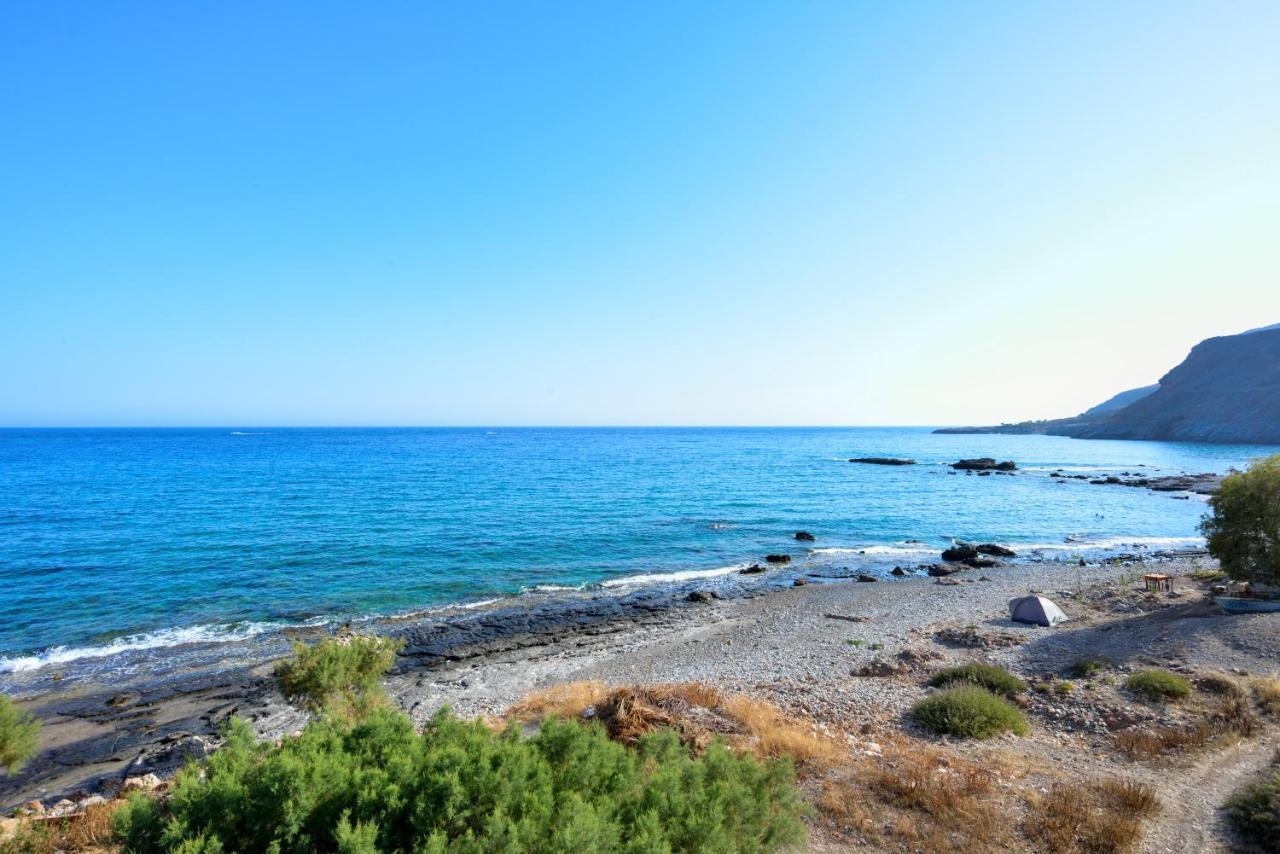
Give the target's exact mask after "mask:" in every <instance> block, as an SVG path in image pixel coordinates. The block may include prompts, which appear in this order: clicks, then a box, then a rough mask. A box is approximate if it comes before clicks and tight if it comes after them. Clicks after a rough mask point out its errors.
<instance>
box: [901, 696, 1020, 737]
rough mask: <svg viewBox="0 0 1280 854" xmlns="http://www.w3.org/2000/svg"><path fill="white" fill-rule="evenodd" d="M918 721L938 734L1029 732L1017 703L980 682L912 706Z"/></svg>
mask: <svg viewBox="0 0 1280 854" xmlns="http://www.w3.org/2000/svg"><path fill="white" fill-rule="evenodd" d="M911 717H912V718H913V719H914V720H915V722H916V723H918V724H920V725H921V726H922V727H924V728H925V729H927V730H929V731H930V732H932V733H934V734H936V735H955V736H960V737H962V738H990V737H991V736H993V735H998V734H1000V733H1002V732H1013V733H1016V734H1018V735H1026V733H1027V732H1029V729H1028V727H1027V720H1026V718H1025V717H1023V715H1022V712H1020V711H1019V710H1018V709H1017V707H1016V706H1014V705H1013V704H1012V703H1010V702H1009V701H1008V700H1006V699H1004V698H1003V697H998V696H996V695H995V694H993V693H991V692H990V691H988V690H987V689H985V688H981V687H978V686H977V685H961V686H959V687H956V688H948V689H947V690H945V691H942V692H940V693H937V694H934V695H933V696H932V697H926V698H925V699H923V700H921V701H920V702H918V703H916V704H915V705H914V706H912V707H911Z"/></svg>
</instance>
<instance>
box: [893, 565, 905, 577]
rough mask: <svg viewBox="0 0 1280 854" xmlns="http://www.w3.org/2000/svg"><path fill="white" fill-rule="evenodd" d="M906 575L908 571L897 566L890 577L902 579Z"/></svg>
mask: <svg viewBox="0 0 1280 854" xmlns="http://www.w3.org/2000/svg"><path fill="white" fill-rule="evenodd" d="M906 574H907V571H906V570H905V569H903V568H902V567H900V566H895V567H894V568H893V572H891V573H890V575H896V576H898V577H899V578H902V577H903V576H904V575H906Z"/></svg>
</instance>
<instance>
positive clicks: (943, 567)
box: [927, 563, 960, 578]
mask: <svg viewBox="0 0 1280 854" xmlns="http://www.w3.org/2000/svg"><path fill="white" fill-rule="evenodd" d="M927 571H928V573H929V574H930V575H932V576H933V577H934V578H938V577H940V576H943V575H951V574H952V573H954V572H959V571H960V570H959V569H957V568H956V567H954V566H950V565H948V564H945V563H935V564H930V565H929V567H928V569H927Z"/></svg>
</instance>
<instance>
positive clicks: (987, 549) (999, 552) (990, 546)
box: [974, 543, 1018, 557]
mask: <svg viewBox="0 0 1280 854" xmlns="http://www.w3.org/2000/svg"><path fill="white" fill-rule="evenodd" d="M974 548H975V550H976V551H977V552H978V554H980V555H991V556H992V557H1017V556H1018V553H1017V552H1015V551H1014V550H1013V549H1007V548H1005V547H1004V546H998V545H996V544H995V543H983V544H982V545H980V546H975V547H974Z"/></svg>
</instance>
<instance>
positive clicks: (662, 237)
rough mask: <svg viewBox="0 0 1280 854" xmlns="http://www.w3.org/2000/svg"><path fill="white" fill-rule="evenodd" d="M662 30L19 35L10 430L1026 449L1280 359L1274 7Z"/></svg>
mask: <svg viewBox="0 0 1280 854" xmlns="http://www.w3.org/2000/svg"><path fill="white" fill-rule="evenodd" d="M620 6H621V4H599V3H583V4H550V3H549V4H533V3H507V4H492V3H488V4H487V3H447V4H446V3H379V4H350V3H341V4H338V3H334V4H326V3H320V2H308V3H271V4H263V3H234V2H224V3H217V4H205V6H204V7H203V8H196V7H194V5H193V4H178V5H175V4H172V3H155V4H148V3H119V4H102V3H87V2H86V3H72V2H41V3H36V2H31V3H11V4H6V5H5V7H4V9H3V10H2V11H0V75H2V77H3V80H4V81H5V85H4V86H3V87H0V188H2V191H0V297H2V300H0V306H2V307H3V310H2V311H0V330H2V332H3V334H2V335H0V360H2V364H3V365H4V366H5V370H4V371H3V372H2V374H0V424H7V425H97V424H105V425H177V424H207V425H222V424H235V425H246V424H270V425H288V424H317V425H318V424H355V425H362V424H489V425H492V424H908V423H921V424H937V423H958V422H993V421H1001V420H1014V419H1021V418H1028V417H1051V416H1058V415H1067V414H1071V413H1074V412H1077V411H1080V410H1082V409H1084V408H1085V407H1087V406H1089V405H1091V404H1093V403H1096V402H1097V401H1099V400H1101V399H1103V398H1105V397H1108V396H1110V395H1111V394H1113V393H1114V392H1116V391H1119V390H1121V389H1123V388H1127V387H1131V386H1136V385H1142V384H1145V383H1148V382H1152V381H1154V380H1155V379H1157V378H1158V377H1159V375H1160V374H1161V373H1163V372H1164V371H1165V370H1167V369H1168V368H1169V367H1172V366H1173V364H1175V363H1176V362H1177V361H1179V360H1180V359H1181V358H1182V357H1183V356H1184V355H1185V353H1186V351H1187V349H1189V347H1190V346H1191V345H1192V344H1194V343H1195V342H1196V341H1198V340H1200V339H1202V338H1205V337H1208V336H1210V335H1215V334H1225V333H1231V332H1236V331H1240V330H1243V329H1246V328H1250V327H1253V326H1259V325H1263V324H1264V323H1274V322H1278V321H1280V281H1277V278H1278V277H1277V272H1278V271H1280V239H1277V234H1278V233H1280V97H1277V92H1280V54H1277V52H1276V50H1275V45H1276V44H1280V6H1278V5H1277V4H1275V3H1208V2H1206V3H1176V2H1159V3H1157V2H1150V3H1126V4H1115V3H1073V4H1059V3H1026V4H1021V3H1009V2H1002V3H926V2H909V3H888V2H884V3H855V2H832V3H760V4H753V3H741V2H734V3H711V2H708V3H700V4H674V3H673V4H665V3H644V4H632V6H631V8H629V9H626V8H611V7H620ZM690 7H696V8H690ZM1121 7H1123V8H1121Z"/></svg>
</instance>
